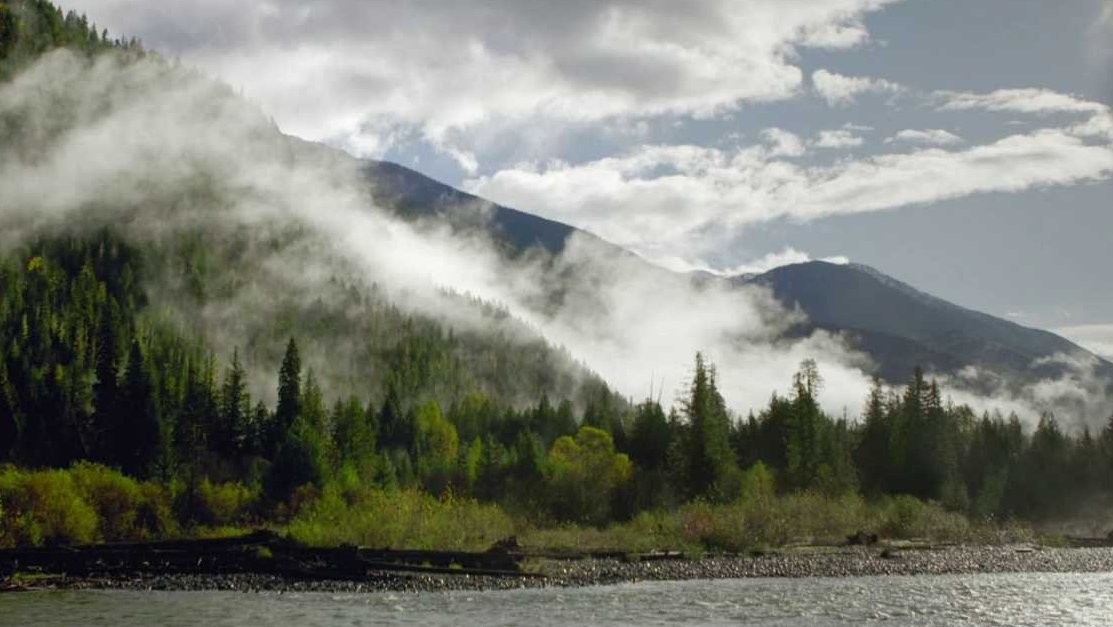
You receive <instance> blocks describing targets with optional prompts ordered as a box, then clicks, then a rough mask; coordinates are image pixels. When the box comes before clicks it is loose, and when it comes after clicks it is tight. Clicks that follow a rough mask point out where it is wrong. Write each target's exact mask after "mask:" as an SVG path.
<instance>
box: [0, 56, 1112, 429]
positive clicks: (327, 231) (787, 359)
mask: <svg viewBox="0 0 1113 627" xmlns="http://www.w3.org/2000/svg"><path fill="white" fill-rule="evenodd" d="M321 97H327V94H322V95H321ZM0 131H2V133H0V135H2V136H3V137H4V139H3V143H2V144H0V247H3V248H4V249H5V250H8V249H11V248H12V247H14V246H17V245H19V244H21V243H23V242H26V241H27V240H28V239H29V238H32V237H37V236H41V235H42V234H44V233H50V232H72V231H74V230H80V229H86V228H95V227H98V226H101V225H112V226H113V227H114V228H117V229H120V230H122V231H123V232H124V233H125V234H126V235H127V236H129V237H133V238H136V239H141V240H144V241H151V242H161V241H168V240H170V239H172V238H176V237H180V236H181V235H182V234H183V233H202V234H203V236H204V237H203V242H204V245H205V246H211V247H230V246H235V247H239V248H240V249H243V250H247V251H248V252H247V253H246V254H243V255H241V257H240V258H242V259H245V260H247V261H245V263H244V265H243V266H242V267H236V268H223V269H218V271H224V272H229V273H234V274H235V275H236V277H237V278H236V282H235V284H236V289H235V290H232V291H229V292H228V293H226V294H223V295H222V296H221V297H220V298H210V299H208V300H206V301H205V302H204V304H203V306H200V307H199V308H197V309H196V310H195V311H187V312H182V311H178V313H177V315H180V316H181V317H182V318H183V319H184V320H186V321H188V323H190V324H195V325H197V326H198V327H199V328H201V329H202V330H203V331H204V333H205V336H206V337H207V338H208V340H209V341H210V342H211V343H212V344H213V347H214V348H215V349H216V350H217V351H218V352H220V353H222V354H230V353H231V352H232V350H233V348H234V347H235V346H236V343H237V342H238V341H240V340H239V339H238V338H241V337H242V336H243V333H244V330H245V329H246V328H248V327H250V326H251V325H254V324H259V323H260V321H262V320H266V319H270V318H273V317H274V316H276V315H278V314H280V313H281V311H280V310H281V308H282V307H284V306H285V303H286V302H288V301H287V300H284V299H283V298H280V297H279V295H286V297H287V298H289V297H293V298H297V299H299V300H303V301H307V302H308V301H312V300H315V299H329V298H332V297H333V295H334V294H335V290H334V289H332V287H330V286H331V285H332V284H333V281H334V280H336V279H338V278H339V279H341V280H343V281H346V282H354V283H358V284H360V285H363V286H367V287H370V286H371V285H375V286H377V289H382V290H384V291H385V292H386V293H387V294H389V297H390V299H391V300H392V302H394V303H396V304H397V305H398V306H400V307H403V308H405V309H406V310H409V311H413V312H415V313H418V314H421V315H424V316H430V317H434V318H436V319H438V320H441V321H444V322H445V323H447V324H448V325H450V326H452V327H454V328H459V329H477V328H481V327H484V326H485V325H490V324H492V322H491V318H490V317H489V316H485V315H483V314H481V313H480V312H479V309H478V308H476V307H473V306H468V301H467V299H462V298H460V297H459V296H460V295H465V296H469V297H472V298H474V299H478V300H480V301H486V302H488V303H494V304H497V305H498V306H499V307H502V308H504V309H505V311H506V312H507V313H508V314H509V315H510V316H511V317H512V318H514V319H516V320H518V321H520V322H521V323H522V325H516V326H513V327H508V329H514V330H513V331H512V332H515V333H521V334H522V335H523V338H525V336H528V335H529V330H530V329H532V330H533V331H535V332H536V333H537V334H538V335H540V336H543V337H544V338H545V339H546V340H547V341H549V342H550V343H552V344H554V345H559V346H563V347H565V348H566V349H567V350H568V352H569V353H570V354H571V356H572V358H574V359H575V360H578V361H580V362H582V363H584V364H586V365H587V366H588V367H589V368H590V369H591V370H593V371H595V372H597V373H599V374H600V375H601V376H602V377H603V378H604V379H605V380H606V381H607V382H608V383H609V384H610V385H611V386H613V387H614V388H615V389H616V390H618V391H619V392H621V393H622V394H624V395H627V396H629V397H631V398H634V399H641V398H644V397H646V396H647V395H650V394H651V393H652V394H653V395H655V396H656V395H662V400H663V401H664V402H666V403H668V402H671V401H672V400H673V398H674V395H675V393H676V392H678V391H680V390H682V389H683V387H684V386H685V385H686V382H687V380H688V377H689V374H690V373H689V369H690V368H691V365H692V363H693V357H694V354H695V353H696V351H703V352H704V353H705V354H706V355H707V357H708V358H709V359H710V361H711V362H712V363H714V364H715V365H716V366H717V373H718V382H719V386H720V388H721V390H722V391H723V393H724V396H725V397H726V399H727V401H728V403H729V404H730V406H731V407H732V408H733V409H734V410H735V411H736V412H738V413H739V414H743V415H744V414H745V413H746V412H748V411H750V410H751V409H754V410H757V409H759V408H760V407H762V406H764V405H765V404H766V403H767V402H768V400H769V397H770V395H771V394H772V393H773V392H774V391H775V390H781V391H785V390H787V389H788V387H789V383H790V381H791V378H792V374H793V373H794V372H795V370H796V369H797V367H798V365H799V363H800V362H801V361H802V360H804V359H807V358H812V359H815V360H816V361H817V362H818V365H819V369H820V372H821V373H822V375H823V377H824V379H825V382H826V384H825V386H824V393H823V395H822V400H823V404H824V406H825V409H827V410H828V411H829V412H831V413H833V414H835V415H840V416H841V415H843V414H844V413H846V414H848V415H849V416H850V417H852V418H853V417H856V416H857V415H858V413H859V411H860V408H861V405H862V402H863V400H864V399H865V397H866V395H867V391H868V388H869V386H870V376H869V373H870V372H872V370H873V368H872V365H871V364H870V363H869V360H868V359H867V358H866V357H865V356H863V355H861V354H859V353H856V352H855V351H854V350H852V349H851V348H850V347H849V346H848V344H847V343H846V342H845V341H844V339H843V338H841V337H839V336H837V335H833V334H830V333H826V332H816V333H813V334H811V335H810V336H808V337H806V338H803V339H785V337H786V334H785V333H784V332H785V331H786V330H787V329H788V328H789V327H790V326H792V325H793V324H794V323H796V322H799V321H800V320H801V317H802V314H801V313H800V312H798V311H789V310H786V309H785V308H784V307H782V306H781V305H780V304H779V303H778V302H777V301H776V300H775V299H774V298H773V296H772V295H771V293H770V292H769V291H767V290H766V289H764V288H759V287H754V286H748V287H743V288H730V287H727V286H726V285H724V284H720V283H717V282H707V283H704V284H702V285H696V284H694V283H693V282H692V281H690V280H689V278H688V277H686V276H683V275H678V274H673V273H670V272H667V271H665V270H662V269H659V268H656V267H654V266H651V265H649V264H646V263H645V262H643V261H642V260H640V259H638V258H636V257H634V256H632V255H627V254H620V253H617V252H615V250H614V249H613V248H611V247H609V246H607V245H604V244H603V243H601V242H599V241H598V240H595V239H594V238H591V237H583V236H574V237H573V238H571V239H570V240H569V241H568V243H567V246H566V250H565V251H564V252H563V253H562V254H561V255H559V256H557V257H555V258H552V257H550V256H548V255H546V254H541V253H531V254H525V255H521V256H517V257H515V258H513V259H511V258H509V257H508V256H507V255H505V254H504V253H503V252H502V251H501V250H500V248H499V246H497V245H496V243H495V242H493V241H491V240H490V239H489V237H488V236H486V235H483V234H480V233H478V232H472V233H465V232H461V231H460V230H452V229H450V228H448V227H447V226H445V225H439V226H438V225H435V224H430V223H421V222H418V223H414V222H411V221H406V220H403V219H400V218H399V217H398V216H397V215H395V214H394V213H393V212H391V211H389V210H388V209H386V208H380V207H377V206H375V204H374V203H373V202H372V200H371V198H372V196H371V191H372V189H371V188H370V183H369V182H368V180H367V179H366V177H365V176H364V175H363V173H361V171H360V163H359V162H358V161H357V160H355V159H352V158H350V157H348V156H347V155H344V154H342V153H338V152H336V151H333V150H331V149H327V148H324V147H319V146H313V145H309V144H306V143H305V142H301V141H300V140H296V139H294V138H289V137H286V136H283V135H282V134H281V133H280V131H279V129H277V127H275V126H274V124H273V123H271V122H270V121H269V120H268V119H267V117H266V116H265V114H264V113H262V112H261V111H259V110H258V109H257V108H256V107H254V106H253V105H251V104H250V103H248V102H246V101H244V100H243V99H242V98H239V97H237V96H236V94H235V93H234V92H233V91H232V90H230V89H229V88H227V87H225V86H223V85H220V84H218V83H216V82H214V81H212V80H210V79H208V78H206V77H204V76H202V75H199V74H197V73H195V72H192V71H190V70H188V69H185V68H182V67H179V66H177V65H174V64H171V63H167V62H164V61H161V60H158V59H146V60H139V61H134V60H131V61H123V60H121V59H119V58H118V57H116V56H112V55H101V56H99V57H98V58H97V59H96V60H94V61H90V60H88V59H86V58H85V57H82V56H78V55H74V54H71V53H69V52H65V51H59V52H55V53H52V54H50V55H47V56H46V57H44V58H43V59H42V60H41V61H39V62H38V63H37V64H35V65H34V66H33V67H31V68H29V69H28V70H27V71H25V72H24V73H22V74H21V75H20V76H18V77H16V78H15V79H14V80H13V81H12V82H10V83H7V84H3V85H0ZM179 287H180V286H177V285H176V284H175V283H174V281H173V280H172V278H171V277H168V278H167V279H166V280H165V281H157V282H152V284H151V285H149V286H148V291H149V292H150V294H151V297H152V303H153V305H154V306H156V307H161V308H164V309H166V310H168V311H174V310H180V309H181V308H182V306H183V305H182V303H181V302H179V297H180V292H181V290H180V289H178V288H179ZM523 325H524V327H525V329H523V328H522V327H523ZM508 332H511V331H508ZM282 343H283V342H282V341H281V340H278V339H276V341H275V344H276V347H275V351H276V353H277V351H279V350H280V349H281V345H282ZM308 354H309V359H308V361H309V362H310V363H311V364H312V365H314V366H315V367H316V368H318V370H319V371H320V372H322V373H326V374H325V376H324V377H323V378H325V379H326V380H325V381H323V383H324V384H325V387H326V389H327V388H328V387H329V386H330V381H329V380H328V378H329V375H328V374H327V373H329V372H330V369H329V363H328V362H333V363H334V364H335V363H343V361H344V360H343V358H342V357H341V356H338V355H336V354H326V353H324V352H317V353H314V352H313V351H312V349H310V350H309V351H308ZM259 360H260V361H261V362H269V358H268V359H263V358H259ZM260 365H267V366H270V365H273V364H270V363H261V364H260ZM1077 366H1078V368H1077V371H1078V372H1080V373H1084V372H1085V368H1086V365H1085V364H1078V365H1077ZM259 374H260V376H259V377H258V381H256V384H255V387H256V388H258V389H256V390H255V393H256V394H262V395H264V396H265V395H267V394H270V393H271V392H270V391H269V390H268V389H266V388H267V386H270V385H271V384H272V382H271V379H270V378H269V375H270V373H269V372H266V373H259ZM262 375H266V376H262ZM1083 376H1084V375H1079V378H1078V380H1077V381H1075V380H1071V379H1070V377H1067V378H1064V379H1062V380H1059V381H1049V382H1048V383H1047V385H1046V386H1045V387H1044V388H1040V389H1037V390H1033V391H1032V394H1030V395H1029V396H1028V397H1017V396H1016V395H1015V394H1010V395H1004V394H1001V395H995V396H991V397H990V398H985V397H984V396H975V395H973V394H969V393H965V392H961V391H956V389H955V388H954V387H951V388H949V391H951V392H952V394H953V396H954V398H955V399H956V400H958V401H962V402H969V403H971V404H972V405H974V406H975V407H976V408H978V409H982V408H989V407H994V406H998V407H1001V408H1002V410H1004V411H1010V410H1015V411H1017V412H1018V413H1020V414H1021V417H1022V419H1024V420H1026V421H1032V420H1034V419H1035V417H1036V415H1038V411H1039V410H1041V409H1045V408H1052V407H1055V406H1056V403H1058V399H1060V398H1061V397H1072V395H1073V396H1074V397H1077V395H1078V394H1080V393H1081V394H1083V395H1092V394H1094V393H1097V392H1095V390H1092V389H1090V388H1087V387H1086V385H1085V381H1083V380H1082V377H1083ZM960 383H961V378H954V379H952V380H950V381H948V384H949V385H952V386H954V385H959V384H960ZM344 385H346V384H344ZM344 385H342V384H340V383H335V382H332V383H331V386H332V387H333V388H341V387H344ZM1056 386H1060V387H1056ZM1002 389H1003V388H1002ZM1079 390H1081V392H1079ZM1102 398H1103V399H1104V396H1102ZM1103 402H1104V401H1103ZM1087 411H1096V408H1091V407H1087ZM1089 418H1090V419H1091V420H1096V419H1097V415H1096V414H1095V415H1091V416H1089Z"/></svg>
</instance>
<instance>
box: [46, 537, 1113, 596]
mask: <svg viewBox="0 0 1113 627" xmlns="http://www.w3.org/2000/svg"><path fill="white" fill-rule="evenodd" d="M538 568H539V570H540V572H541V573H543V574H544V575H546V576H545V577H544V578H536V577H535V578H527V577H476V576H468V575H402V574H397V573H373V574H372V575H371V576H369V577H368V578H367V579H365V580H363V581H321V580H297V579H286V578H281V577H274V576H270V575H252V574H230V575H158V574H143V573H138V574H135V575H133V576H127V577H120V576H110V577H84V578H79V579H78V578H67V577H58V578H52V579H50V580H49V581H44V582H43V583H44V584H46V585H49V586H50V587H56V588H69V589H124V590H175V591H189V590H233V591H244V592H262V591H272V592H384V591H396V592H422V591H443V590H506V589H512V588H544V587H569V586H591V585H607V584H616V583H627V582H637V581H667V580H686V579H724V578H739V577H845V576H863V575H935V574H970V573H1003V572H1113V548H1048V547H1037V546H984V547H983V546H948V547H936V548H928V549H924V548H918V549H905V550H901V549H893V548H888V549H882V548H879V547H842V548H833V549H822V550H818V549H817V550H808V551H791V552H782V553H778V554H770V555H763V556H757V557H709V558H704V559H692V560H688V559H677V560H661V561H653V562H624V561H620V560H579V561H545V562H542V563H540V564H539V566H538Z"/></svg>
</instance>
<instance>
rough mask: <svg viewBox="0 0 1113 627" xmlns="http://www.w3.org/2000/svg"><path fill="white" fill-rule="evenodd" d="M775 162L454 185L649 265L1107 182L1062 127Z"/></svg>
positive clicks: (562, 167) (697, 157) (529, 174)
mask: <svg viewBox="0 0 1113 627" xmlns="http://www.w3.org/2000/svg"><path fill="white" fill-rule="evenodd" d="M778 154H779V153H778V151H777V149H776V147H774V149H769V148H767V147H766V146H764V145H754V146H748V147H740V148H738V149H736V150H733V151H726V150H719V149H714V148H705V147H700V146H691V145H679V146H644V147H641V148H639V149H636V150H634V151H632V152H629V153H627V154H625V155H622V156H618V157H608V158H604V159H599V160H596V161H592V162H588V163H582V164H576V165H570V164H566V163H550V164H546V165H540V164H531V165H528V166H522V167H517V168H511V169H506V170H502V171H499V172H497V173H495V174H493V175H490V176H483V177H477V178H473V179H471V180H469V181H467V182H466V183H465V187H466V189H468V190H469V191H471V192H473V193H476V194H479V195H481V196H484V197H486V198H490V199H492V200H494V201H496V202H500V203H502V204H506V205H510V206H514V207H519V208H521V209H524V210H526V211H531V212H536V213H539V214H541V215H544V216H546V217H549V218H553V219H558V220H562V221H566V222H569V223H571V224H574V225H577V226H580V227H583V228H586V229H588V230H591V231H593V232H595V233H597V234H599V235H601V236H602V237H604V238H607V239H610V240H612V241H614V242H616V243H619V244H622V245H625V246H628V247H631V248H633V249H634V250H636V251H638V252H640V253H641V254H643V255H645V256H646V257H648V258H651V259H656V258H661V257H670V256H677V254H678V251H686V252H687V254H688V255H689V256H691V255H692V254H697V255H699V254H704V253H707V252H711V251H713V250H714V249H716V248H717V247H719V246H722V245H724V244H725V243H727V242H729V241H730V240H731V239H732V238H733V237H736V236H737V235H738V232H739V230H740V229H743V228H745V227H746V226H749V225H753V224H757V223H762V222H767V221H770V220H774V219H778V218H788V219H792V220H801V221H807V220H814V219H818V218H823V217H826V216H833V215H842V214H853V213H862V212H868V211H879V210H885V209H892V208H896V207H901V206H905V205H912V204H924V203H932V202H937V201H941V200H947V199H951V198H958V197H961V196H967V195H970V194H976V193H985V192H1020V191H1024V190H1028V189H1032V188H1037V187H1044V186H1050V185H1070V184H1075V183H1079V182H1085V181H1093V180H1100V179H1104V178H1108V177H1109V176H1111V175H1113V150H1111V149H1110V147H1109V146H1108V145H1092V144H1088V143H1087V142H1085V141H1083V140H1082V139H1081V138H1079V137H1076V136H1074V135H1071V134H1070V133H1068V132H1067V131H1066V130H1063V129H1042V130H1038V131H1034V132H1032V133H1029V134H1021V135H1012V136H1009V137H1005V138H1003V139H1000V140H998V141H995V142H992V143H989V144H984V145H979V146H974V147H971V148H968V149H965V150H953V151H948V150H943V149H940V148H925V149H919V150H914V151H912V152H907V153H892V154H884V155H880V156H875V157H868V158H862V159H855V160H843V161H840V162H838V163H835V164H834V165H829V166H803V165H798V164H795V163H792V162H788V161H784V160H781V159H778V158H777V155H778ZM692 251H696V252H695V253H693V252H692Z"/></svg>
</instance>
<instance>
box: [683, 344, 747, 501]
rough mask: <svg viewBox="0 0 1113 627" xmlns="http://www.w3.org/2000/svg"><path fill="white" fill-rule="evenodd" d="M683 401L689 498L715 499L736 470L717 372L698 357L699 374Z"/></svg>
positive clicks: (696, 375) (697, 373)
mask: <svg viewBox="0 0 1113 627" xmlns="http://www.w3.org/2000/svg"><path fill="white" fill-rule="evenodd" d="M689 390H690V391H689V396H688V398H687V399H686V400H685V402H684V413H685V415H686V417H687V418H688V442H687V450H686V456H687V477H686V479H687V482H688V485H687V492H688V496H689V497H693V498H694V497H698V496H716V495H715V494H714V489H715V488H716V484H717V483H719V482H720V480H721V479H722V478H723V477H725V476H727V475H728V474H730V472H731V470H732V469H733V470H737V466H735V462H734V459H733V452H732V451H731V448H730V418H729V416H728V415H727V412H726V403H725V402H724V400H723V397H722V395H720V394H719V390H718V388H717V387H716V384H715V373H714V370H713V369H711V368H708V367H707V365H706V364H705V362H704V358H703V355H702V354H700V353H697V354H696V371H695V374H694V375H693V377H692V384H691V387H690V388H689Z"/></svg>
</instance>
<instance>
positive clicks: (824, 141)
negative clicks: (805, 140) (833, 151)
mask: <svg viewBox="0 0 1113 627" xmlns="http://www.w3.org/2000/svg"><path fill="white" fill-rule="evenodd" d="M864 142H865V140H863V139H862V137H861V136H860V135H855V134H854V133H852V132H850V131H848V130H843V129H839V130H827V131H820V132H819V134H818V135H817V136H816V138H815V139H814V140H812V142H811V145H812V146H815V147H816V148H853V147H855V146H861V145H862V144H863V143H864Z"/></svg>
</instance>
